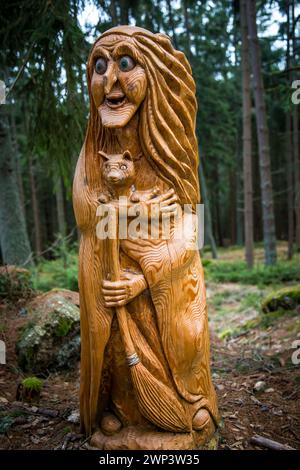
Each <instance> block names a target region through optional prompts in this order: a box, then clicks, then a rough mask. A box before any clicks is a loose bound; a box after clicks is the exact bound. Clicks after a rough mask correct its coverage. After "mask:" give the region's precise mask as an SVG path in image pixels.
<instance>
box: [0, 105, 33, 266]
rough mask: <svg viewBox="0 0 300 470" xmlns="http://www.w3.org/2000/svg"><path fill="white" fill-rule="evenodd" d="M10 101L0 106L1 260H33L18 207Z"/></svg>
mask: <svg viewBox="0 0 300 470" xmlns="http://www.w3.org/2000/svg"><path fill="white" fill-rule="evenodd" d="M8 106H9V105H2V106H0V227H1V230H0V245H1V253H2V259H3V262H4V263H7V264H16V265H30V264H32V257H31V249H30V243H29V239H28V234H27V229H26V223H25V217H24V212H23V210H22V207H21V202H20V195H19V187H18V181H17V175H16V165H15V161H14V159H15V155H14V152H13V149H12V141H11V135H10V129H9V120H8V115H7V113H8V110H7V108H8Z"/></svg>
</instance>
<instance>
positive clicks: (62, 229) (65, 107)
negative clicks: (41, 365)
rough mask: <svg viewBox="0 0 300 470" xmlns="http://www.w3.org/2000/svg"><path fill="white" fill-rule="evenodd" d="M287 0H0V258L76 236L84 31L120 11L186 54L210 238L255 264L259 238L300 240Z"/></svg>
mask: <svg viewBox="0 0 300 470" xmlns="http://www.w3.org/2000/svg"><path fill="white" fill-rule="evenodd" d="M255 3H256V5H255ZM296 3H297V2H296V1H290V0H288V1H287V0H278V1H275V0H267V1H266V0H264V1H257V2H252V1H250V2H239V1H228V0H216V1H205V0H199V1H192V0H181V1H179V0H177V1H171V0H170V1H166V0H165V1H156V0H144V1H141V0H113V1H108V0H103V1H97V0H95V1H94V2H92V1H87V0H64V1H55V0H54V1H44V0H34V1H30V0H26V1H14V2H6V3H2V5H1V16H0V18H1V27H0V38H1V41H0V42H1V56H0V64H1V77H0V78H1V79H2V80H3V81H4V82H5V85H6V89H7V97H6V104H5V105H4V106H1V111H0V112H1V129H0V130H1V135H0V138H1V141H0V146H1V151H0V152H1V153H0V155H1V156H0V221H1V235H0V240H1V257H2V261H3V262H4V263H8V264H24V263H25V264H26V263H36V262H38V261H39V260H40V257H41V256H42V257H43V258H45V259H49V258H53V257H54V256H55V251H53V246H54V248H61V249H64V248H65V244H63V243H62V241H63V240H64V241H65V243H67V242H68V243H69V244H70V243H72V242H75V241H76V240H77V236H78V235H77V232H76V229H75V221H74V215H73V210H72V201H71V185H72V177H73V171H74V166H75V164H76V160H77V157H78V154H79V152H80V148H81V145H82V143H83V140H84V135H85V126H86V123H87V115H88V96H87V86H86V70H85V64H86V61H87V56H88V52H89V49H90V46H91V44H92V42H93V41H94V40H95V38H96V37H97V36H99V35H100V34H101V32H103V31H105V30H106V29H108V28H110V27H111V26H113V25H117V24H124V23H129V24H136V25H138V26H142V27H145V28H148V29H150V30H152V31H153V32H158V31H160V32H165V33H166V34H168V35H169V36H170V37H171V38H172V40H173V43H174V45H175V47H177V48H179V49H180V50H183V51H184V52H185V53H186V55H187V57H188V58H189V60H190V62H191V65H192V68H193V74H194V78H195V81H196V84H197V96H198V103H199V111H198V120H197V136H198V140H199V151H200V159H201V166H200V168H199V175H200V180H201V188H202V201H203V202H204V203H205V206H206V214H205V215H206V243H207V244H209V245H210V246H211V247H212V249H213V255H214V257H215V256H217V247H227V246H229V245H244V244H245V242H246V245H247V249H248V255H247V256H248V258H247V259H248V263H249V265H252V264H253V255H252V254H251V250H252V240H254V242H255V243H259V242H264V243H265V248H266V253H265V260H266V263H267V264H273V263H275V262H276V243H275V238H276V239H277V240H286V241H287V240H288V241H289V247H288V249H287V257H289V258H291V257H292V255H293V251H294V250H295V249H296V250H297V247H298V246H299V245H300V196H299V194H300V165H299V118H298V114H299V106H297V105H293V103H292V100H291V97H292V93H293V92H295V89H293V88H292V82H293V81H294V80H296V79H297V77H298V78H299V76H300V75H299V70H300V69H299V66H298V64H299V55H300V39H299V32H300V21H299V12H300V9H299V7H297V5H296ZM255 6H256V12H255ZM243 8H245V12H244V15H243ZM247 8H248V10H247ZM251 8H252V9H253V11H252V13H253V18H251V11H249V9H250V10H251ZM255 14H256V24H257V33H258V38H259V41H258V43H257V42H256V37H255V35H256V31H255V30H253V31H250V30H249V26H250V28H251V27H254V29H256V25H255ZM243 16H244V24H243ZM247 18H248V21H247ZM249 18H250V22H249ZM252 20H253V21H252ZM248 23H250V24H248ZM251 23H252V26H251ZM258 49H260V50H258ZM250 88H252V90H253V92H251V90H250ZM260 89H261V90H260ZM256 90H258V93H256ZM260 91H261V93H260ZM257 129H260V130H261V132H257ZM260 134H262V135H260ZM263 134H264V135H263ZM260 138H262V139H263V140H262V141H261V142H260ZM265 150H266V151H265ZM251 174H252V176H251ZM264 208H265V213H264ZM245 215H246V217H245ZM253 221H254V223H253ZM245 222H246V225H245ZM247 222H248V225H247ZM66 237H67V238H66ZM59 240H60V241H59Z"/></svg>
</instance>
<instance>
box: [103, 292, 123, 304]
mask: <svg viewBox="0 0 300 470" xmlns="http://www.w3.org/2000/svg"><path fill="white" fill-rule="evenodd" d="M126 297H127V296H126V295H125V294H123V295H114V296H110V295H105V296H104V301H105V302H106V303H109V302H119V300H125V299H126Z"/></svg>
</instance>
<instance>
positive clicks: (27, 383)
mask: <svg viewBox="0 0 300 470" xmlns="http://www.w3.org/2000/svg"><path fill="white" fill-rule="evenodd" d="M22 385H23V387H24V388H26V389H27V390H34V391H36V392H40V391H41V389H42V386H43V381H42V380H41V379H38V378H37V377H27V378H26V379H24V380H22Z"/></svg>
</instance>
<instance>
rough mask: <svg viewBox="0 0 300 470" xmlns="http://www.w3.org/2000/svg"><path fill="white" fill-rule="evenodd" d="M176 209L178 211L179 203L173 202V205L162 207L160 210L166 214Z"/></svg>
mask: <svg viewBox="0 0 300 470" xmlns="http://www.w3.org/2000/svg"><path fill="white" fill-rule="evenodd" d="M176 211H177V204H172V205H171V206H166V207H162V208H161V209H160V212H162V213H163V214H166V213H168V212H176Z"/></svg>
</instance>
